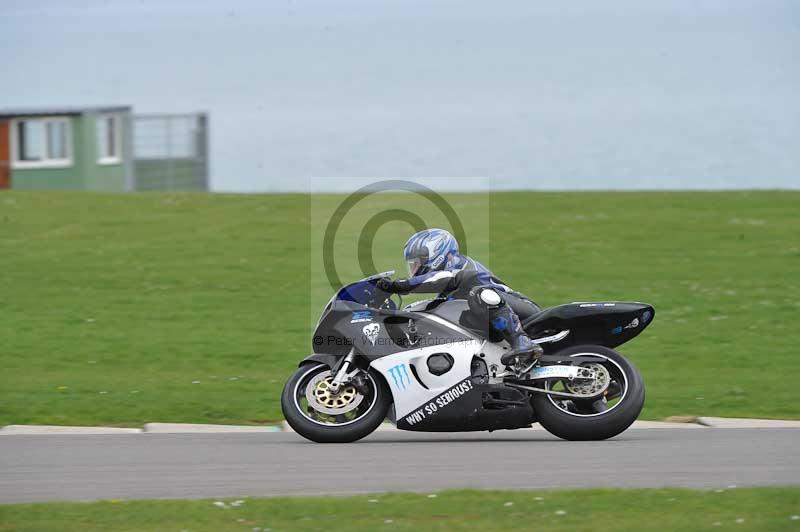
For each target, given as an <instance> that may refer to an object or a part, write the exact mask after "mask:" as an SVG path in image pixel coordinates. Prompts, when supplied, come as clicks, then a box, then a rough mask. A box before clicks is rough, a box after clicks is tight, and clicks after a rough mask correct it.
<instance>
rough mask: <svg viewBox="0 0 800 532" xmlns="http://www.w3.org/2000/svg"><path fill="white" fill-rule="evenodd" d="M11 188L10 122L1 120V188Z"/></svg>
mask: <svg viewBox="0 0 800 532" xmlns="http://www.w3.org/2000/svg"><path fill="white" fill-rule="evenodd" d="M3 188H11V149H10V148H9V138H8V122H7V121H5V120H0V189H3Z"/></svg>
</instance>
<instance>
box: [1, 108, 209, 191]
mask: <svg viewBox="0 0 800 532" xmlns="http://www.w3.org/2000/svg"><path fill="white" fill-rule="evenodd" d="M207 121H208V118H207V115H206V114H204V113H193V114H184V115H167V114H157V115H153V114H151V115H139V116H134V115H133V114H132V109H131V107H130V106H107V107H60V108H39V109H0V189H3V188H13V189H21V190H70V189H71V190H75V189H81V190H98V191H120V192H121V191H128V190H187V189H194V190H207V189H208V159H207V153H208V149H207V148H208V141H207Z"/></svg>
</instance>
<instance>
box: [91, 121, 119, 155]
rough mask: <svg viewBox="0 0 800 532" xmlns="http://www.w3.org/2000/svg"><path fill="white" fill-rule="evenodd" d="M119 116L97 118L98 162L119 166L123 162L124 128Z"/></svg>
mask: <svg viewBox="0 0 800 532" xmlns="http://www.w3.org/2000/svg"><path fill="white" fill-rule="evenodd" d="M121 125H122V124H121V120H120V117H119V116H117V115H102V116H99V117H98V118H97V162H98V163H99V164H119V163H120V162H121V161H122V142H121V140H122V127H121Z"/></svg>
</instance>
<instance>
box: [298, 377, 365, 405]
mask: <svg viewBox="0 0 800 532" xmlns="http://www.w3.org/2000/svg"><path fill="white" fill-rule="evenodd" d="M331 381H333V376H332V375H331V372H330V371H323V372H321V373H318V374H317V375H315V376H314V377H313V378H312V379H311V380H310V381H309V382H308V385H307V386H306V399H308V404H309V406H311V408H313V409H314V410H316V411H318V412H322V413H323V414H330V415H332V416H338V415H341V414H346V413H347V412H350V411H351V410H355V409H356V408H357V407H358V405H360V404H361V402H362V401H363V400H364V396H363V395H362V394H360V393H358V391H357V390H356V389H355V387H354V386H353V385H352V384H346V385H344V386H342V387H341V388H340V389H339V393H333V392H332V391H331V389H330V384H331Z"/></svg>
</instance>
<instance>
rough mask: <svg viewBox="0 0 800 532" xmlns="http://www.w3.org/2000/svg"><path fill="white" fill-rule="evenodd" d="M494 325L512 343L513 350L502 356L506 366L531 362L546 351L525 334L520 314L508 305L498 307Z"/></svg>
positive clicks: (493, 321) (493, 320) (501, 360)
mask: <svg viewBox="0 0 800 532" xmlns="http://www.w3.org/2000/svg"><path fill="white" fill-rule="evenodd" d="M492 327H493V328H494V329H495V330H496V331H498V332H499V333H500V334H502V335H503V339H505V340H506V341H507V342H508V343H509V344H510V345H511V350H510V351H508V352H507V353H505V354H503V356H502V357H501V358H500V362H502V363H503V364H505V365H506V366H514V365H517V364H519V363H520V362H525V363H526V364H529V363H531V362H533V361H534V360H535V359H537V358H539V357H540V356H542V353H544V350H543V349H542V346H540V345H539V344H537V343H535V342H534V341H533V340H531V339H530V337H529V336H528V335H527V334H525V331H524V330H523V329H522V324H521V323H520V322H519V316H517V314H516V313H515V312H514V311H513V310H511V309H510V308H509V307H508V305H503V306H502V307H501V308H499V309H497V311H496V313H495V317H494V318H493V319H492Z"/></svg>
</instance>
